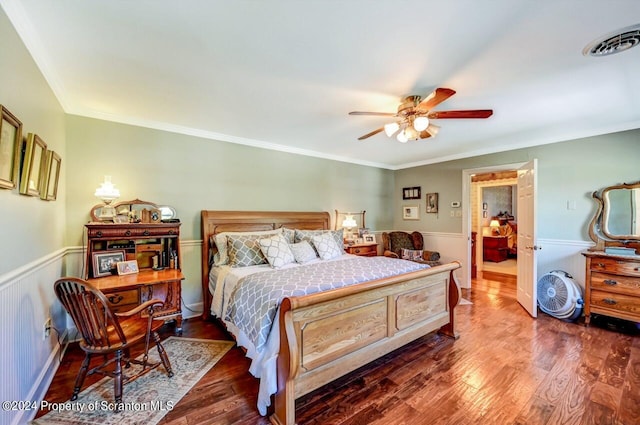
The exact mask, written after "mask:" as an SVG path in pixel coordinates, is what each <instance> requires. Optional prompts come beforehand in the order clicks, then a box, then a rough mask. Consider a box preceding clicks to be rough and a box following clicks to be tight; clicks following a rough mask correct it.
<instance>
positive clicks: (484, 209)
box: [482, 202, 489, 211]
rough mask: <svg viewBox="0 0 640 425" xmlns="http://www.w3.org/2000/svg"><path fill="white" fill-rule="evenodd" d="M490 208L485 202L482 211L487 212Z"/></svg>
mask: <svg viewBox="0 0 640 425" xmlns="http://www.w3.org/2000/svg"><path fill="white" fill-rule="evenodd" d="M488 207H489V206H488V205H487V203H486V202H483V203H482V210H483V211H486V210H487V208H488Z"/></svg>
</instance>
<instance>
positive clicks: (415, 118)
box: [349, 88, 493, 143]
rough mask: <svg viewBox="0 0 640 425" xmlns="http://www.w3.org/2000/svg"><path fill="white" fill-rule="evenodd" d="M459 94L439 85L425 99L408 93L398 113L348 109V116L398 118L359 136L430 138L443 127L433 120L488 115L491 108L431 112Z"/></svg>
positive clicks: (361, 137) (403, 141)
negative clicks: (435, 123)
mask: <svg viewBox="0 0 640 425" xmlns="http://www.w3.org/2000/svg"><path fill="white" fill-rule="evenodd" d="M454 94H456V92H455V90H451V89H446V88H437V89H435V90H434V91H432V92H431V93H430V94H429V95H428V96H427V97H425V98H424V99H423V98H422V97H420V96H415V95H413V96H407V97H405V98H403V99H402V102H401V103H400V105H398V112H396V113H394V112H360V111H353V112H349V115H376V116H382V117H397V118H398V119H397V120H396V121H394V122H391V123H388V124H385V125H384V126H382V127H380V128H378V129H375V130H373V131H372V132H371V133H367V134H365V135H364V136H360V137H358V140H364V139H366V138H369V137H371V136H373V135H376V134H378V133H380V132H382V131H384V132H385V133H386V135H387V136H389V137H391V136H393V135H394V134H396V132H397V133H398V134H397V136H396V137H397V139H398V141H400V142H402V143H406V142H407V141H409V140H418V139H427V138H429V137H435V136H436V134H438V131H439V130H440V127H438V126H437V125H434V124H432V123H431V120H435V119H454V118H489V117H490V116H491V115H493V110H492V109H471V110H465V111H432V109H433V108H434V107H436V106H437V105H439V104H440V103H442V102H444V101H445V100H447V99H448V98H450V97H451V96H453V95H454Z"/></svg>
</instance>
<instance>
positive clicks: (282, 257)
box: [258, 235, 295, 269]
mask: <svg viewBox="0 0 640 425" xmlns="http://www.w3.org/2000/svg"><path fill="white" fill-rule="evenodd" d="M258 243H259V244H260V250H261V251H262V254H264V256H265V257H267V261H268V262H269V265H271V267H273V268H274V269H277V268H280V267H282V266H284V265H286V264H289V263H293V262H294V261H295V258H293V253H292V252H291V249H289V244H288V243H287V239H286V238H285V237H284V236H283V235H274V236H271V237H270V238H266V239H260V240H258Z"/></svg>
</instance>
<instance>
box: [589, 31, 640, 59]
mask: <svg viewBox="0 0 640 425" xmlns="http://www.w3.org/2000/svg"><path fill="white" fill-rule="evenodd" d="M639 43H640V24H639V25H633V26H630V27H627V28H623V29H621V30H618V31H615V32H612V33H609V34H607V35H605V36H604V37H600V38H598V39H597V40H594V41H592V42H591V43H589V44H588V45H587V47H585V48H584V50H582V54H583V55H585V56H595V57H599V56H607V55H613V54H614V53H620V52H624V51H625V50H629V49H630V48H632V47H634V46H637V45H638V44H639Z"/></svg>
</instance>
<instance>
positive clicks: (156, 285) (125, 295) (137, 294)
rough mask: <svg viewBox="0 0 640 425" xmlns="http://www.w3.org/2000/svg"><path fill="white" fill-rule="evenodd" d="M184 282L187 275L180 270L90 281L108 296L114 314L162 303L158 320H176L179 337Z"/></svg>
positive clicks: (157, 314) (145, 272)
mask: <svg viewBox="0 0 640 425" xmlns="http://www.w3.org/2000/svg"><path fill="white" fill-rule="evenodd" d="M182 280H184V275H183V274H182V272H181V271H180V270H178V269H165V270H160V271H154V270H141V271H140V272H139V273H135V274H128V275H123V276H117V275H113V276H106V277H99V278H94V279H88V281H89V282H90V283H91V284H92V285H93V286H95V287H96V288H98V289H99V290H100V291H102V292H103V293H104V294H105V296H106V297H107V300H108V301H109V306H110V307H111V309H112V311H114V312H120V311H127V310H130V309H132V308H133V307H135V306H137V305H138V304H141V303H143V302H145V301H148V300H152V299H154V298H158V299H160V300H163V301H164V306H163V307H162V308H160V309H159V310H157V313H156V316H157V317H159V318H166V319H173V318H175V320H176V333H181V332H182V304H181V288H182ZM143 314H144V313H143Z"/></svg>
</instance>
